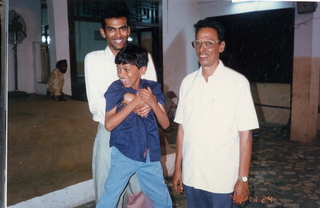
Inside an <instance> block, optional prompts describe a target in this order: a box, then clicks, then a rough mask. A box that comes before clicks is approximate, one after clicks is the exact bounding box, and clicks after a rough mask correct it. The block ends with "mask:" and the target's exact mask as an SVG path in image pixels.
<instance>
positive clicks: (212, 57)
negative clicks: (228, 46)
mask: <svg viewBox="0 0 320 208" xmlns="http://www.w3.org/2000/svg"><path fill="white" fill-rule="evenodd" d="M196 40H201V41H204V40H212V41H218V40H219V38H218V32H217V30H215V29H213V28H209V27H205V28H201V29H200V30H199V31H198V33H197V35H196ZM224 48H225V42H224V41H222V42H221V43H220V44H219V43H218V42H216V43H215V44H214V46H213V47H212V48H206V47H205V44H203V43H202V44H201V46H200V47H198V48H195V50H196V54H197V58H198V61H199V63H200V65H201V66H202V67H207V68H208V67H209V68H210V67H216V66H218V64H219V57H220V53H222V52H223V51H224Z"/></svg>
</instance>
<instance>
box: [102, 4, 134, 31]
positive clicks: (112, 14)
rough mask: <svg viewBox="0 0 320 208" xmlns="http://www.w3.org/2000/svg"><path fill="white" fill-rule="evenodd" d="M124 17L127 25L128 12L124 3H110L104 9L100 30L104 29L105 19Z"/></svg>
mask: <svg viewBox="0 0 320 208" xmlns="http://www.w3.org/2000/svg"><path fill="white" fill-rule="evenodd" d="M120 17H125V18H126V19H127V24H129V18H130V11H129V9H128V7H127V6H126V3H125V2H124V1H111V2H109V3H108V5H107V7H106V9H105V10H104V12H103V15H102V16H101V28H102V29H105V27H106V23H105V21H104V20H105V19H111V18H120Z"/></svg>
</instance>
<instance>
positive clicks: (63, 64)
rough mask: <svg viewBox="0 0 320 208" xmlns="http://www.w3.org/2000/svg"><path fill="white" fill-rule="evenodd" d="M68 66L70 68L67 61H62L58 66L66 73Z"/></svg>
mask: <svg viewBox="0 0 320 208" xmlns="http://www.w3.org/2000/svg"><path fill="white" fill-rule="evenodd" d="M67 68H68V64H66V63H61V64H60V66H59V67H58V69H59V71H60V72H61V73H66V72H67Z"/></svg>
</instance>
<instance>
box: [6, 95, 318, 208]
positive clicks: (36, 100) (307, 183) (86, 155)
mask: <svg viewBox="0 0 320 208" xmlns="http://www.w3.org/2000/svg"><path fill="white" fill-rule="evenodd" d="M26 101H27V102H26ZM26 101H23V102H21V101H13V102H12V101H10V102H9V112H8V116H9V123H8V130H9V137H8V140H9V141H8V142H9V144H8V145H9V149H8V174H9V183H8V205H10V204H15V203H17V202H19V201H23V200H26V199H30V198H32V197H35V196H41V195H43V194H45V193H48V192H50V191H53V190H57V189H59V188H63V187H66V186H69V185H72V184H76V183H78V182H81V181H85V180H89V179H90V178H91V177H92V176H91V155H92V145H93V139H94V135H95V132H96V123H95V122H92V118H91V114H90V112H89V111H88V106H87V103H86V102H79V101H73V100H70V101H67V102H53V101H46V100H43V97H30V98H28V99H27V100H26ZM19 103H20V104H19ZM46 107H50V109H52V111H48V110H47V108H46ZM79 112H80V113H79ZM36 115H37V116H38V117H36ZM52 115H55V116H52ZM260 127H261V128H260V129H258V130H255V131H254V132H253V155H252V163H251V171H250V179H249V182H250V183H249V184H250V196H251V199H250V201H248V202H247V203H246V204H244V205H243V206H242V207H247V208H254V207H275V208H276V207H278V208H282V207H284V208H318V207H320V141H319V139H320V137H318V139H317V141H315V142H312V143H307V144H303V143H299V142H293V141H290V140H289V137H290V135H289V132H290V131H289V129H288V128H287V127H286V126H284V125H276V124H267V123H260ZM70 129H72V130H71V131H70ZM36 130H37V131H36ZM176 131H177V125H176V124H174V123H172V125H171V126H170V127H169V129H167V130H166V131H165V135H166V138H167V141H168V143H169V145H170V146H171V147H172V148H173V149H174V148H175V135H176ZM74 132H77V134H74ZM57 135H58V136H57ZM74 135H76V137H74ZM40 138H44V139H40ZM31 150H32V151H33V150H37V151H38V152H40V153H37V154H35V153H32V151H31ZM34 161H37V162H34ZM39 164H40V169H39V168H38V169H37V172H36V173H37V174H35V173H34V172H32V170H33V169H36V165H38V166H39ZM50 168H51V169H50ZM48 170H51V172H50V171H49V172H48V174H46V171H48ZM58 179H59V180H58ZM166 182H167V185H168V188H169V191H170V193H171V196H172V200H173V203H174V208H186V202H185V197H184V195H178V194H176V193H175V192H173V191H172V183H171V178H166ZM94 206H95V204H94V202H90V203H88V204H84V205H82V206H79V207H77V208H94Z"/></svg>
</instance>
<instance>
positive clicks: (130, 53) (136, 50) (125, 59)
mask: <svg viewBox="0 0 320 208" xmlns="http://www.w3.org/2000/svg"><path fill="white" fill-rule="evenodd" d="M115 63H116V64H133V65H136V66H137V67H138V68H139V69H140V68H141V67H144V66H147V65H148V52H147V50H146V49H144V48H142V47H139V46H137V45H128V46H126V47H124V48H122V49H121V50H120V51H119V53H118V54H117V56H116V59H115Z"/></svg>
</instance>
